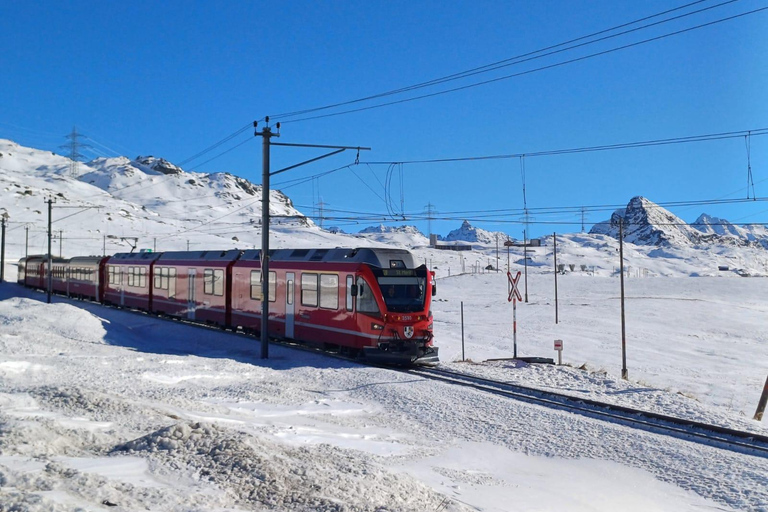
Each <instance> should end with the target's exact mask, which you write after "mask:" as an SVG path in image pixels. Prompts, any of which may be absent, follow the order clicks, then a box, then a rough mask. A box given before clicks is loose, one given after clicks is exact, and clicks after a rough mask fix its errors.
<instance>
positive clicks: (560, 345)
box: [555, 340, 563, 350]
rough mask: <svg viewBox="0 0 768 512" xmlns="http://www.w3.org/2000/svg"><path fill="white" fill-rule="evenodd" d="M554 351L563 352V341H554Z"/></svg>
mask: <svg viewBox="0 0 768 512" xmlns="http://www.w3.org/2000/svg"><path fill="white" fill-rule="evenodd" d="M555 350H563V340H555Z"/></svg>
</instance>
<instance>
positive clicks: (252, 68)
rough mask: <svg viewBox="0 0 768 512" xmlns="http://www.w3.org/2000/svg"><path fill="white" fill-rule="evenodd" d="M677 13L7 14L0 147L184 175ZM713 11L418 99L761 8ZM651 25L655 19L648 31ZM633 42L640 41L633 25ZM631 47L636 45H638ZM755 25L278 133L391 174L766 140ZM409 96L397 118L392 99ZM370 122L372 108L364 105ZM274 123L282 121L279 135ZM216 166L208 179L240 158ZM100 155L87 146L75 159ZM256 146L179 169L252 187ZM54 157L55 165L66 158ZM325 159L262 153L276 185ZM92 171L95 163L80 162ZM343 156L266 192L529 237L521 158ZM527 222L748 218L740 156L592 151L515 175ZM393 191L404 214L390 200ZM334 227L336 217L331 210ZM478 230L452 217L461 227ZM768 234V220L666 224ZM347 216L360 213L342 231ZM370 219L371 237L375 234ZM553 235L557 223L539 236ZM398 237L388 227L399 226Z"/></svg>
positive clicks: (450, 6) (76, 6)
mask: <svg viewBox="0 0 768 512" xmlns="http://www.w3.org/2000/svg"><path fill="white" fill-rule="evenodd" d="M685 3H686V2H684V1H678V2H675V1H671V0H665V1H646V2H635V1H629V0H627V1H623V0H614V1H576V0H572V1H555V0H550V1H541V2H522V1H521V2H512V1H506V2H490V1H471V2H470V1H466V2H464V1H449V2H444V1H442V2H438V1H434V2H431V1H426V2H412V1H386V2H384V1H380V2H379V1H370V2H359V3H353V2H340V1H330V2H272V3H264V2H180V1H178V2H174V1H170V2H163V3H159V2H142V1H134V2H86V1H77V2H48V1H42V2H35V3H32V2H21V1H11V2H4V4H3V6H2V7H1V8H0V47H2V48H3V51H2V54H0V55H2V57H0V64H1V65H2V72H1V73H0V97H2V101H0V137H3V138H9V139H12V140H15V141H17V142H19V143H22V144H26V145H30V146H33V147H38V148H42V149H51V150H57V147H58V146H59V145H60V144H64V143H65V142H66V139H65V138H64V135H66V134H67V133H68V132H69V131H70V130H71V129H72V127H73V125H76V126H77V127H78V130H79V131H81V132H82V133H84V134H86V135H87V136H89V137H90V138H91V139H92V140H93V141H94V142H96V143H97V144H94V147H95V148H96V149H98V150H99V154H102V155H109V156H114V155H116V154H122V155H126V156H129V157H135V156H137V155H139V154H141V155H150V154H151V155H155V156H161V157H164V158H166V159H168V160H171V161H173V162H181V161H184V160H185V159H187V158H188V157H191V156H192V155H195V154H196V153H198V152H200V151H201V150H203V149H205V148H207V147H209V146H210V145H212V144H213V143H215V142H217V141H219V140H221V139H223V138H224V137H226V136H228V135H230V134H232V133H234V132H236V131H237V130H238V129H240V128H242V127H244V126H245V125H247V124H248V123H249V122H250V121H253V120H255V119H260V118H263V117H264V116H265V115H273V116H274V115H276V114H280V113H283V112H291V111H295V110H301V109H305V108H313V107H318V106H323V105H327V104H332V103H336V102H341V101H346V100H351V99H355V98H360V97H364V96H368V95H371V94H377V93H380V92H385V91H389V90H393V89H397V88H400V87H404V86H408V85H411V84H415V83H420V82H423V81H428V80H431V79H434V78H438V77H443V76H446V75H449V74H452V73H456V72H460V71H463V70H467V69H471V68H475V67H478V66H482V65H485V64H488V63H492V62H496V61H500V60H503V59H506V58H509V57H513V56H517V55H520V54H524V53H528V52H531V51H535V50H539V49H542V48H546V47H549V46H552V45H555V44H558V43H562V42H564V41H567V40H570V39H574V38H577V37H580V36H584V35H587V34H591V33H594V32H598V31H601V30H604V29H607V28H611V27H614V26H617V25H621V24H624V23H627V22H630V21H634V20H637V19H639V18H643V17H646V16H651V15H653V14H656V13H659V12H662V11H666V10H669V9H673V8H677V7H680V6H682V5H684V4H685ZM721 3H722V2H718V1H713V0H707V1H703V2H699V3H696V4H695V5H691V6H690V7H687V8H686V9H682V10H679V11H676V12H675V13H670V14H669V15H667V16H665V17H671V16H673V15H678V14H683V13H688V12H691V11H693V10H698V9H702V8H706V7H712V9H710V10H709V11H707V12H704V13H700V14H697V15H692V16H689V17H687V18H684V19H681V20H678V21H676V22H670V23H666V24H663V25H660V26H657V27H655V28H649V29H645V30H640V31H637V32H636V33H633V34H627V35H625V36H622V37H617V38H614V39H611V40H609V41H604V42H602V43H597V44H593V45H588V46H585V47H583V48H581V49H576V50H572V51H569V52H563V53H562V54H559V55H555V56H550V57H547V58H542V59H540V60H536V61H531V62H528V63H523V64H519V65H514V66H510V67H507V68H504V69H503V70H499V71H496V72H492V73H488V74H483V75H479V76H477V77H474V78H472V79H465V80H461V81H456V82H451V84H450V85H446V86H439V87H434V88H429V89H424V90H422V91H419V92H420V93H433V92H438V91H441V90H443V89H446V88H448V87H450V86H462V85H467V84H471V83H473V82H476V81H480V80H487V79H493V78H497V77H501V76H504V75H509V74H513V73H519V72H521V71H527V70H531V69H534V68H537V67H541V66H546V65H550V64H554V63H557V62H561V61H563V60H567V59H572V58H577V57H582V56H585V55H588V54H590V53H596V52H599V51H604V50H608V49H611V48H615V47H617V46H622V45H625V44H630V43H633V42H637V41H640V40H643V39H648V38H651V37H655V36H659V35H662V34H666V33H670V32H674V31H677V30H681V29H684V28H688V27H693V26H695V25H700V24H702V23H706V22H711V21H715V20H718V19H722V18H726V17H729V16H733V15H736V14H739V13H744V12H748V11H752V10H755V9H759V8H764V7H768V2H766V1H765V0H740V1H735V2H732V3H729V4H727V5H722V6H719V7H715V6H717V5H719V4H721ZM659 19H662V18H654V20H651V21H657V20H659ZM646 23H647V22H646ZM633 26H636V25H633ZM767 28H768V11H762V12H758V13H755V14H752V15H748V16H745V17H742V18H739V19H735V20H732V21H727V22H723V23H718V24H716V25H712V26H709V27H706V28H701V29H698V30H692V31H690V32H687V33H684V34H680V35H677V36H671V37H667V38H665V39H662V40H659V41H655V42H651V43H647V44H642V45H639V46H635V47H632V48H628V49H625V50H621V51H616V52H612V53H609V54H606V55H602V56H598V57H594V58H589V59H585V60H582V61H579V62H575V63H571V64H566V65H562V66H558V67H553V68H551V69H546V70H542V71H538V72H531V73H529V74H525V75H522V76H518V77H514V78H510V79H505V80H499V81H497V82H495V83H492V84H488V85H483V86H478V87H472V88H468V89H465V90H462V91H458V92H453V93H449V94H443V95H438V96H434V97H431V98H427V99H423V100H419V101H412V102H405V103H401V104H398V105H394V106H389V107H384V108H378V109H372V110H367V111H363V112H358V113H352V114H348V115H340V116H335V117H326V118H322V119H316V120H307V121H303V122H291V123H284V124H283V126H282V128H281V138H280V139H279V141H280V142H293V143H313V144H334V145H335V144H339V145H351V146H357V145H360V146H370V147H372V149H373V150H372V151H368V152H363V153H361V155H360V160H361V161H362V162H371V161H375V162H401V161H411V160H428V159H437V158H457V157H470V156H484V155H500V154H525V153H527V154H530V153H536V152H542V151H550V150H557V149H564V148H579V147H591V146H599V145H606V144H617V143H625V142H636V141H646V140H658V139H666V138H675V137H687V136H693V135H703V134H712V133H724V132H738V131H742V130H755V129H760V128H766V127H768V51H766V50H768V30H766V29H767ZM408 97H409V96H408V95H404V96H394V97H392V98H391V99H394V100H397V99H404V98H408ZM373 104H375V103H370V102H369V103H364V104H361V105H360V106H370V105H373ZM286 120H287V119H286ZM246 140H248V141H249V142H245V143H244V144H243V145H242V146H240V147H238V148H236V149H233V150H232V151H230V152H228V153H226V154H225V155H223V156H221V157H219V158H216V159H214V160H211V161H210V162H207V163H204V162H205V161H206V160H209V159H210V158H212V157H214V156H216V155H218V154H219V153H221V152H222V151H224V150H227V149H229V148H231V147H233V146H234V145H236V144H240V143H241V142H244V141H246ZM86 142H89V143H92V142H91V141H86ZM260 145H261V140H260V139H256V138H254V137H252V130H248V131H245V132H244V133H242V134H241V135H240V136H238V137H236V138H235V139H233V140H232V141H231V142H230V143H228V144H225V145H223V146H221V147H220V148H218V149H217V150H214V151H212V152H210V153H207V154H206V155H204V156H202V157H201V158H199V159H197V160H194V161H192V162H190V163H189V164H187V165H185V166H184V167H185V168H186V169H188V170H190V169H194V170H198V171H201V172H216V171H227V172H232V173H234V174H236V175H239V176H242V177H245V178H247V179H249V180H251V181H253V182H255V183H260V182H261V146H260ZM58 151H61V152H64V150H58ZM318 154H320V152H318V151H317V150H307V149H295V148H274V149H273V152H272V165H273V169H279V168H282V167H285V166H288V165H292V164H294V163H297V162H300V161H302V160H305V159H309V158H312V157H314V156H317V155H318ZM88 156H91V157H93V156H97V154H96V153H94V152H90V153H88ZM354 160H355V154H353V153H344V154H342V155H339V156H335V157H331V158H329V159H326V160H323V161H321V162H318V163H316V164H312V165H309V166H306V167H302V168H300V169H296V170H293V171H290V172H288V173H285V174H283V175H280V176H275V177H274V178H273V183H274V184H275V185H276V188H281V189H283V190H284V192H286V193H287V194H288V195H289V196H290V197H291V198H292V199H293V200H294V202H295V203H296V205H297V206H298V207H299V208H300V209H302V210H303V211H305V213H312V208H313V205H316V203H318V201H319V200H320V198H322V201H323V203H325V204H326V206H325V210H326V212H327V213H328V215H335V216H337V217H346V218H348V217H363V218H365V219H367V220H365V221H350V220H349V219H335V220H327V221H325V225H326V227H327V226H329V225H339V226H341V227H342V228H343V229H345V230H347V231H357V230H359V229H361V228H362V227H364V226H365V225H366V224H370V223H375V222H374V221H373V220H372V219H373V218H374V217H375V218H377V219H378V218H379V217H380V219H381V220H382V221H386V222H388V223H392V222H393V219H392V217H391V216H388V212H389V213H391V212H392V210H393V209H394V210H398V211H399V210H400V206H401V204H402V205H403V210H404V212H405V217H406V220H405V223H408V224H416V225H417V226H418V227H419V228H421V229H422V230H423V231H426V230H427V222H426V221H425V220H423V212H424V210H425V206H426V205H427V204H428V203H431V204H433V205H435V209H436V210H437V212H438V213H437V214H436V216H437V217H441V218H445V219H446V220H441V221H435V222H433V231H435V232H438V233H442V234H447V232H448V231H449V230H450V229H453V228H455V227H458V225H459V224H460V223H461V218H463V217H467V218H470V219H471V220H472V222H473V224H476V225H478V226H480V227H483V228H486V229H492V230H497V229H498V230H503V231H506V232H508V233H509V234H510V235H512V236H522V225H521V224H520V223H519V222H520V221H521V215H519V214H518V213H515V212H505V213H504V216H502V217H493V218H484V216H485V215H487V214H486V213H482V211H488V210H506V209H515V210H517V209H522V208H523V194H522V177H521V160H520V159H519V158H514V159H504V160H491V161H468V162H456V163H450V164H405V165H403V166H402V184H401V181H400V170H401V168H400V167H397V168H394V171H395V172H394V173H393V176H392V181H391V183H392V187H391V190H390V192H391V200H390V203H391V205H390V206H391V207H390V208H388V207H387V204H386V201H385V198H384V195H385V191H384V188H383V186H382V183H384V182H385V181H386V177H387V172H388V169H389V166H388V165H386V164H381V165H370V166H369V165H357V166H354V167H351V168H350V169H344V170H341V171H338V172H336V173H333V174H329V175H327V176H324V177H322V178H318V179H317V180H310V181H307V182H306V183H303V184H300V185H294V186H288V185H289V183H285V182H286V180H294V179H300V178H305V177H309V176H312V175H316V174H319V173H323V172H325V171H329V170H332V169H335V168H338V167H341V166H346V165H348V164H351V163H353V162H354ZM524 164H525V181H526V199H527V206H528V207H529V208H531V209H534V208H546V207H562V206H586V207H588V208H587V209H586V211H585V216H586V223H587V226H586V228H587V229H589V226H590V225H591V223H594V222H598V221H601V220H604V219H606V218H607V217H608V216H609V215H610V213H609V212H608V211H605V210H601V209H597V208H589V207H591V206H596V205H618V204H626V203H627V202H628V201H629V199H630V198H631V197H632V196H635V195H643V196H646V197H647V198H649V199H651V200H652V201H655V202H662V203H664V202H671V201H688V200H706V199H719V198H723V197H746V194H747V190H746V183H747V152H746V148H745V140H744V138H736V139H729V140H720V141H709V142H699V143H692V144H676V145H668V146H654V147H645V148H634V149H625V150H617V151H606V152H587V153H577V154H565V155H559V156H541V157H527V158H525V160H524ZM751 166H752V172H753V176H754V182H755V192H756V195H757V196H758V197H763V196H768V183H766V182H765V181H763V180H766V181H768V137H765V136H754V137H752V138H751ZM401 190H402V195H401ZM337 210H339V211H337ZM468 211H472V212H474V213H458V212H468ZM672 211H673V212H675V213H677V214H679V215H680V216H681V217H682V218H683V219H684V220H686V221H693V220H694V219H695V218H696V217H697V216H698V215H699V214H700V213H702V212H704V211H706V212H707V213H710V214H712V215H717V216H722V217H725V218H728V219H729V220H732V221H737V222H766V221H768V203H766V202H760V201H757V202H751V203H749V204H738V205H731V206H711V205H706V206H694V207H686V208H683V209H679V208H673V209H672ZM344 212H354V213H344ZM371 214H373V217H372V216H371ZM531 216H532V217H533V220H532V223H531V225H530V232H531V234H532V235H534V236H541V235H544V234H546V233H551V232H552V231H558V232H572V231H579V230H580V229H581V225H580V222H581V216H580V215H579V214H577V213H560V214H557V215H551V216H550V215H543V214H537V215H533V214H532V215H531ZM550 222H552V223H553V224H550ZM399 223H402V221H400V222H399Z"/></svg>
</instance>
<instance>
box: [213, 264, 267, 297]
mask: <svg viewBox="0 0 768 512" xmlns="http://www.w3.org/2000/svg"><path fill="white" fill-rule="evenodd" d="M221 272H223V271H221ZM223 277H224V274H223V273H222V278H223ZM276 292H277V273H276V272H270V273H269V302H275V300H276ZM263 297H264V295H263V294H262V293H261V270H251V298H252V299H254V300H262V299H263Z"/></svg>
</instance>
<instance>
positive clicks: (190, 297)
mask: <svg viewBox="0 0 768 512" xmlns="http://www.w3.org/2000/svg"><path fill="white" fill-rule="evenodd" d="M196 274H197V269H194V268H190V269H189V270H188V271H187V318H188V319H190V320H194V319H195V308H196V306H197V304H196V303H195V275H196Z"/></svg>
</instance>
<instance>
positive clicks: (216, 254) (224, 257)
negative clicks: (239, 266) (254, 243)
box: [157, 249, 243, 263]
mask: <svg viewBox="0 0 768 512" xmlns="http://www.w3.org/2000/svg"><path fill="white" fill-rule="evenodd" d="M242 253H243V251H241V250H240V249H228V250H223V251H221V250H218V251H169V252H164V253H161V254H160V257H159V258H158V259H157V260H158V262H160V263H162V262H163V261H169V260H177V261H178V260H190V261H232V260H236V259H237V258H238V257H240V255H241V254H242Z"/></svg>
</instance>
